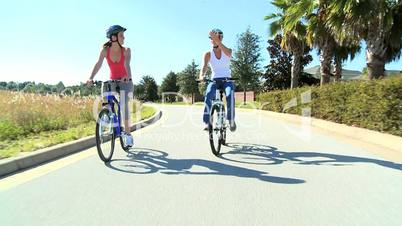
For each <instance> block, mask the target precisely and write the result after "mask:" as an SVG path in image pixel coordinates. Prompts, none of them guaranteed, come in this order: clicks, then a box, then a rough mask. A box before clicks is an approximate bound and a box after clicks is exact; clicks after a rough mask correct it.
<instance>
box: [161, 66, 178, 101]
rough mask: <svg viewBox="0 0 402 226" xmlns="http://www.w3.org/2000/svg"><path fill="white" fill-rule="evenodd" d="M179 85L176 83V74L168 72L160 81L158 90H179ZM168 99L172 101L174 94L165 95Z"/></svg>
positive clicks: (174, 97)
mask: <svg viewBox="0 0 402 226" xmlns="http://www.w3.org/2000/svg"><path fill="white" fill-rule="evenodd" d="M179 90H180V87H179V86H178V84H177V74H176V73H174V72H172V71H171V72H170V73H169V74H168V75H167V76H166V77H165V78H164V79H163V81H162V84H161V87H160V91H161V93H164V92H175V93H177V92H179ZM167 99H168V101H170V102H173V101H175V99H176V96H173V95H169V96H168V97H167Z"/></svg>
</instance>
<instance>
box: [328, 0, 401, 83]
mask: <svg viewBox="0 0 402 226" xmlns="http://www.w3.org/2000/svg"><path fill="white" fill-rule="evenodd" d="M327 10H328V13H329V15H330V16H329V17H328V21H327V27H329V28H330V31H331V32H332V33H333V34H334V35H335V37H336V39H337V40H338V41H345V40H347V39H349V38H350V37H354V38H356V39H360V40H361V39H363V40H364V41H365V42H366V61H367V68H368V77H369V79H373V78H379V77H381V76H383V75H384V70H385V63H387V62H391V61H393V60H395V59H397V58H399V57H400V54H401V49H402V26H401V23H402V2H401V1H397V0H377V1H353V0H337V1H332V2H330V3H329V4H328V7H327Z"/></svg>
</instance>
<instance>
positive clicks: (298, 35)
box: [265, 0, 306, 89]
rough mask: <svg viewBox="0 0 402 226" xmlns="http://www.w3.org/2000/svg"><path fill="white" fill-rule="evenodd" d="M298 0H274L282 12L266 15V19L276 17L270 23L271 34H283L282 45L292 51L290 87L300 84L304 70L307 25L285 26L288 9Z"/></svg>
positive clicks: (274, 3) (286, 49)
mask: <svg viewBox="0 0 402 226" xmlns="http://www.w3.org/2000/svg"><path fill="white" fill-rule="evenodd" d="M295 2H297V1H296V0H273V1H272V2H271V3H272V4H273V5H274V6H276V7H278V8H279V9H280V11H281V12H280V13H273V14H270V15H268V16H266V17H265V20H272V19H276V20H274V21H273V22H271V24H270V35H271V36H274V35H277V34H281V35H282V36H283V39H282V43H281V47H282V49H284V50H285V51H288V52H290V53H292V55H293V59H292V69H291V83H290V88H291V89H292V88H295V87H297V86H298V84H299V77H300V74H301V72H302V71H303V65H302V59H303V54H304V52H305V48H306V40H305V35H306V27H305V26H304V25H303V24H302V23H301V22H299V23H296V24H295V25H294V26H292V27H287V26H285V23H284V22H285V21H286V20H287V17H288V16H289V15H288V14H286V11H287V9H288V8H289V7H291V5H292V4H294V3H295Z"/></svg>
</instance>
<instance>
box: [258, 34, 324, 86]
mask: <svg viewBox="0 0 402 226" xmlns="http://www.w3.org/2000/svg"><path fill="white" fill-rule="evenodd" d="M281 42H282V35H276V36H275V38H274V39H270V40H268V48H267V50H268V53H269V56H270V59H271V60H270V63H269V65H267V66H266V67H265V69H266V72H265V73H264V75H263V78H264V80H265V81H264V83H263V87H262V88H263V90H264V91H270V90H275V89H286V88H290V86H291V70H292V58H293V55H292V54H291V53H289V52H286V51H284V50H283V49H282V48H281V46H280V44H281ZM309 52H310V50H309V49H308V48H307V49H306V50H305V53H304V55H303V58H302V61H301V62H302V63H301V64H300V66H301V67H302V68H303V67H304V66H305V65H307V64H309V63H310V62H311V61H312V59H313V58H312V56H311V55H310V54H309ZM299 70H302V69H299ZM319 82H320V81H319V80H318V79H316V78H314V77H312V76H310V75H309V74H307V73H304V72H302V73H301V75H300V79H299V84H300V85H313V84H317V83H319Z"/></svg>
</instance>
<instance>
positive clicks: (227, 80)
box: [197, 78, 239, 83]
mask: <svg viewBox="0 0 402 226" xmlns="http://www.w3.org/2000/svg"><path fill="white" fill-rule="evenodd" d="M218 80H221V81H224V82H229V81H235V80H239V79H238V78H222V79H218ZM201 82H216V80H212V79H207V78H204V79H203V80H197V83H201Z"/></svg>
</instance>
